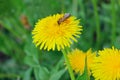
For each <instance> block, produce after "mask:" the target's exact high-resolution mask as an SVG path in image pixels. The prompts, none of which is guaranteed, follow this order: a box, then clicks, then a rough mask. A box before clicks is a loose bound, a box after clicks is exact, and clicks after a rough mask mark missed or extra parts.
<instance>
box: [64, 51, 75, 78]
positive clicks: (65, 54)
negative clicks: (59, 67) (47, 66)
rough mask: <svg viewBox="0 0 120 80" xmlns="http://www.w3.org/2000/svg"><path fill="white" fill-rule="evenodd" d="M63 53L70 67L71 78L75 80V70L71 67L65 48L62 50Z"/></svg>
mask: <svg viewBox="0 0 120 80" xmlns="http://www.w3.org/2000/svg"><path fill="white" fill-rule="evenodd" d="M62 53H63V55H64V58H65V61H66V64H67V68H68V71H69V74H70V77H71V80H75V77H74V74H73V70H72V68H71V65H70V62H69V60H68V57H67V53H66V51H65V50H62Z"/></svg>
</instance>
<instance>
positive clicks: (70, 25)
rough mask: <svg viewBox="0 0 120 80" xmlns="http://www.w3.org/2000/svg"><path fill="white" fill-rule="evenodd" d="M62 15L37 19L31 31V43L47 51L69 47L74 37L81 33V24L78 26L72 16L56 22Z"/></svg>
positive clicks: (77, 22) (74, 39)
mask: <svg viewBox="0 0 120 80" xmlns="http://www.w3.org/2000/svg"><path fill="white" fill-rule="evenodd" d="M63 16H64V14H56V15H53V16H48V17H46V18H43V19H41V20H39V21H38V22H37V23H36V25H35V28H34V30H33V31H32V34H33V43H35V45H36V46H39V47H40V49H44V50H46V49H47V50H48V51H49V50H51V49H52V50H55V49H56V48H57V50H61V49H64V48H65V47H70V45H71V44H72V41H75V42H76V41H77V40H76V37H79V34H81V31H82V26H79V20H76V18H75V17H74V16H70V17H69V18H67V19H65V20H64V21H62V22H61V23H60V24H58V21H59V19H60V18H62V17H63Z"/></svg>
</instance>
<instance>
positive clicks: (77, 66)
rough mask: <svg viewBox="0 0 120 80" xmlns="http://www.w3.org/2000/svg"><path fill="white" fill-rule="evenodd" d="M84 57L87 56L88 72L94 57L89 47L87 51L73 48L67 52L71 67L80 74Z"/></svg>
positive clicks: (82, 70)
mask: <svg viewBox="0 0 120 80" xmlns="http://www.w3.org/2000/svg"><path fill="white" fill-rule="evenodd" d="M85 57H87V68H88V72H89V73H90V70H91V64H92V63H93V58H94V57H95V54H94V53H92V50H91V49H89V50H88V51H87V52H83V51H81V50H78V49H75V50H73V51H72V52H71V53H69V54H68V58H69V61H70V64H71V67H72V69H73V70H74V71H75V72H76V73H80V74H81V75H82V74H83V72H84V68H85Z"/></svg>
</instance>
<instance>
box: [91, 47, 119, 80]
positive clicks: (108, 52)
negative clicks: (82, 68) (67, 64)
mask: <svg viewBox="0 0 120 80" xmlns="http://www.w3.org/2000/svg"><path fill="white" fill-rule="evenodd" d="M98 54H99V56H98V57H96V58H95V60H94V64H93V65H92V73H93V76H94V77H95V80H120V50H118V49H115V48H114V47H112V49H109V48H106V49H104V50H102V51H99V53H98Z"/></svg>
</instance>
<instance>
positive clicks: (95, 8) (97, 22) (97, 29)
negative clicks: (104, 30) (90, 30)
mask: <svg viewBox="0 0 120 80" xmlns="http://www.w3.org/2000/svg"><path fill="white" fill-rule="evenodd" d="M92 4H93V8H94V18H95V21H96V34H97V44H96V47H97V48H99V44H100V20H99V14H98V9H97V0H92Z"/></svg>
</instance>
